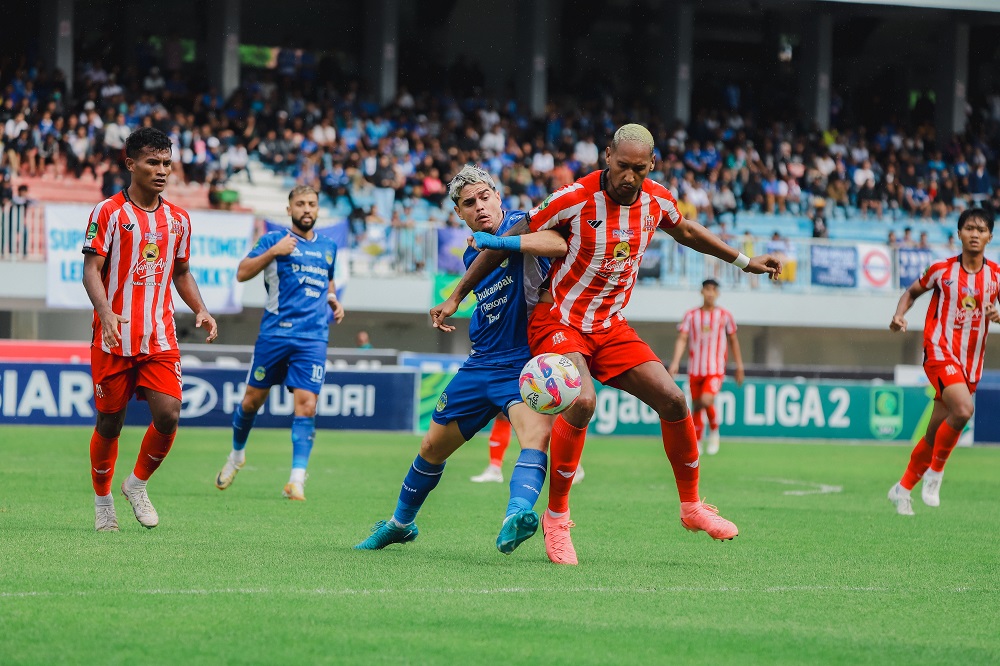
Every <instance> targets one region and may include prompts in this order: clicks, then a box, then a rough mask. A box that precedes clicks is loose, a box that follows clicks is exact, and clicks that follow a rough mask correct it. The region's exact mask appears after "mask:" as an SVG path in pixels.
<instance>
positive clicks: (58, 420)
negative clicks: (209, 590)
mask: <svg viewBox="0 0 1000 666" xmlns="http://www.w3.org/2000/svg"><path fill="white" fill-rule="evenodd" d="M89 370H90V369H89V367H88V366H86V365H69V364H60V363H48V364H41V363H9V364H3V365H0V425H2V424H15V423H17V424H42V425H93V423H94V418H95V411H94V388H93V384H92V382H91V378H90V372H89ZM245 380H246V371H245V370H240V369H229V368H227V369H214V368H212V369H208V368H191V369H189V370H185V371H184V388H183V396H184V397H183V402H182V403H181V424H182V425H191V426H219V427H229V426H230V425H232V420H233V410H234V409H235V408H236V405H238V404H239V402H240V401H241V400H242V398H243V389H244V383H245ZM419 380H420V375H419V373H418V372H416V371H415V370H414V369H410V368H396V369H385V370H382V369H379V370H367V371H362V370H358V371H355V370H350V371H339V370H338V371H333V372H328V373H327V374H326V380H325V383H324V385H323V388H322V390H321V391H320V395H319V399H318V400H317V405H316V426H317V427H318V428H332V429H338V430H401V431H407V432H411V431H413V430H414V427H415V418H416V400H417V391H418V388H419V386H418V383H419ZM293 410H294V404H293V400H292V394H291V393H289V392H288V391H286V390H284V389H283V388H282V387H280V386H276V387H274V388H272V389H271V394H270V396H269V397H268V400H267V402H266V403H265V405H264V407H263V409H262V411H261V413H260V414H259V415H258V416H257V422H256V427H262V428H287V427H288V426H289V425H290V424H291V421H292V414H293ZM149 419H150V417H149V409H148V407H147V406H146V403H145V402H142V401H137V400H134V399H133V400H132V402H130V403H129V407H128V413H127V415H126V419H125V422H126V424H129V425H147V424H148V423H149Z"/></svg>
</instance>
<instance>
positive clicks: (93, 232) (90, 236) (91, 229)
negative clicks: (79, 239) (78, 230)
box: [87, 222, 97, 241]
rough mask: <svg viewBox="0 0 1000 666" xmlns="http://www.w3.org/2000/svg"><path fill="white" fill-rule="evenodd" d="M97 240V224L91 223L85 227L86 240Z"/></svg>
mask: <svg viewBox="0 0 1000 666" xmlns="http://www.w3.org/2000/svg"><path fill="white" fill-rule="evenodd" d="M95 238H97V222H91V223H90V224H88V225H87V240H89V241H90V240H94V239H95Z"/></svg>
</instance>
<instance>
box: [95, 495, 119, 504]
mask: <svg viewBox="0 0 1000 666" xmlns="http://www.w3.org/2000/svg"><path fill="white" fill-rule="evenodd" d="M114 503H115V498H114V496H113V495H112V494H111V493H108V494H107V495H94V504H96V505H97V506H114Z"/></svg>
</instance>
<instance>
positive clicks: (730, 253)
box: [661, 218, 781, 278]
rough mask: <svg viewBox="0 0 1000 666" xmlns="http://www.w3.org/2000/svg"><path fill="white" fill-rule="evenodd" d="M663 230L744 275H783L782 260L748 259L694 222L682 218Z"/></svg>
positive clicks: (768, 257)
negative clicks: (734, 267)
mask: <svg viewBox="0 0 1000 666" xmlns="http://www.w3.org/2000/svg"><path fill="white" fill-rule="evenodd" d="M665 219H666V218H665ZM661 228H662V229H663V230H664V231H666V232H667V233H668V234H669V235H670V236H671V238H673V239H674V240H675V241H677V242H678V243H680V244H681V245H685V246H687V247H689V248H691V249H692V250H697V251H698V252H701V253H702V254H709V255H711V256H713V257H718V258H719V259H722V260H723V261H726V262H729V263H730V264H733V265H734V266H736V267H737V268H739V269H740V270H742V271H743V272H744V273H755V274H757V275H763V274H765V273H767V274H768V275H770V276H771V277H772V278H774V277H776V276H778V275H780V274H781V260H780V259H778V258H777V257H774V256H772V255H770V254H760V255H757V256H756V257H747V256H746V255H744V254H743V253H742V252H739V251H737V250H735V249H734V248H731V247H729V246H728V245H726V244H725V243H724V242H723V240H722V239H721V238H719V237H718V236H716V235H715V234H713V233H712V232H711V231H709V230H708V229H706V228H705V227H703V226H701V225H700V224H698V223H697V222H694V221H692V220H687V219H684V218H682V219H681V221H680V222H679V223H678V224H677V225H676V226H673V227H667V226H662V227H661Z"/></svg>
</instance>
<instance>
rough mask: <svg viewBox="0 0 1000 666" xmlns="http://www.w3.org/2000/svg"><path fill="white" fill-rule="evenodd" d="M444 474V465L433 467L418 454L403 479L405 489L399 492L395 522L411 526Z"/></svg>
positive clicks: (393, 515)
mask: <svg viewBox="0 0 1000 666" xmlns="http://www.w3.org/2000/svg"><path fill="white" fill-rule="evenodd" d="M443 472H444V463H441V464H440V465H432V464H431V463H429V462H427V461H426V460H424V459H423V458H421V457H420V455H419V454H418V455H417V457H416V458H414V459H413V464H412V465H410V471H409V472H407V473H406V478H404V479H403V487H402V488H401V489H400V490H399V502H397V503H396V511H395V513H393V514H392V518H393V520H395V521H396V522H397V523H399V524H400V525H409V524H410V523H412V522H413V521H414V520H416V519H417V511H420V507H421V506H423V503H424V500H425V499H427V495H428V494H430V492H431V491H432V490H434V487H435V486H437V484H438V481H440V480H441V474H442V473H443Z"/></svg>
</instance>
